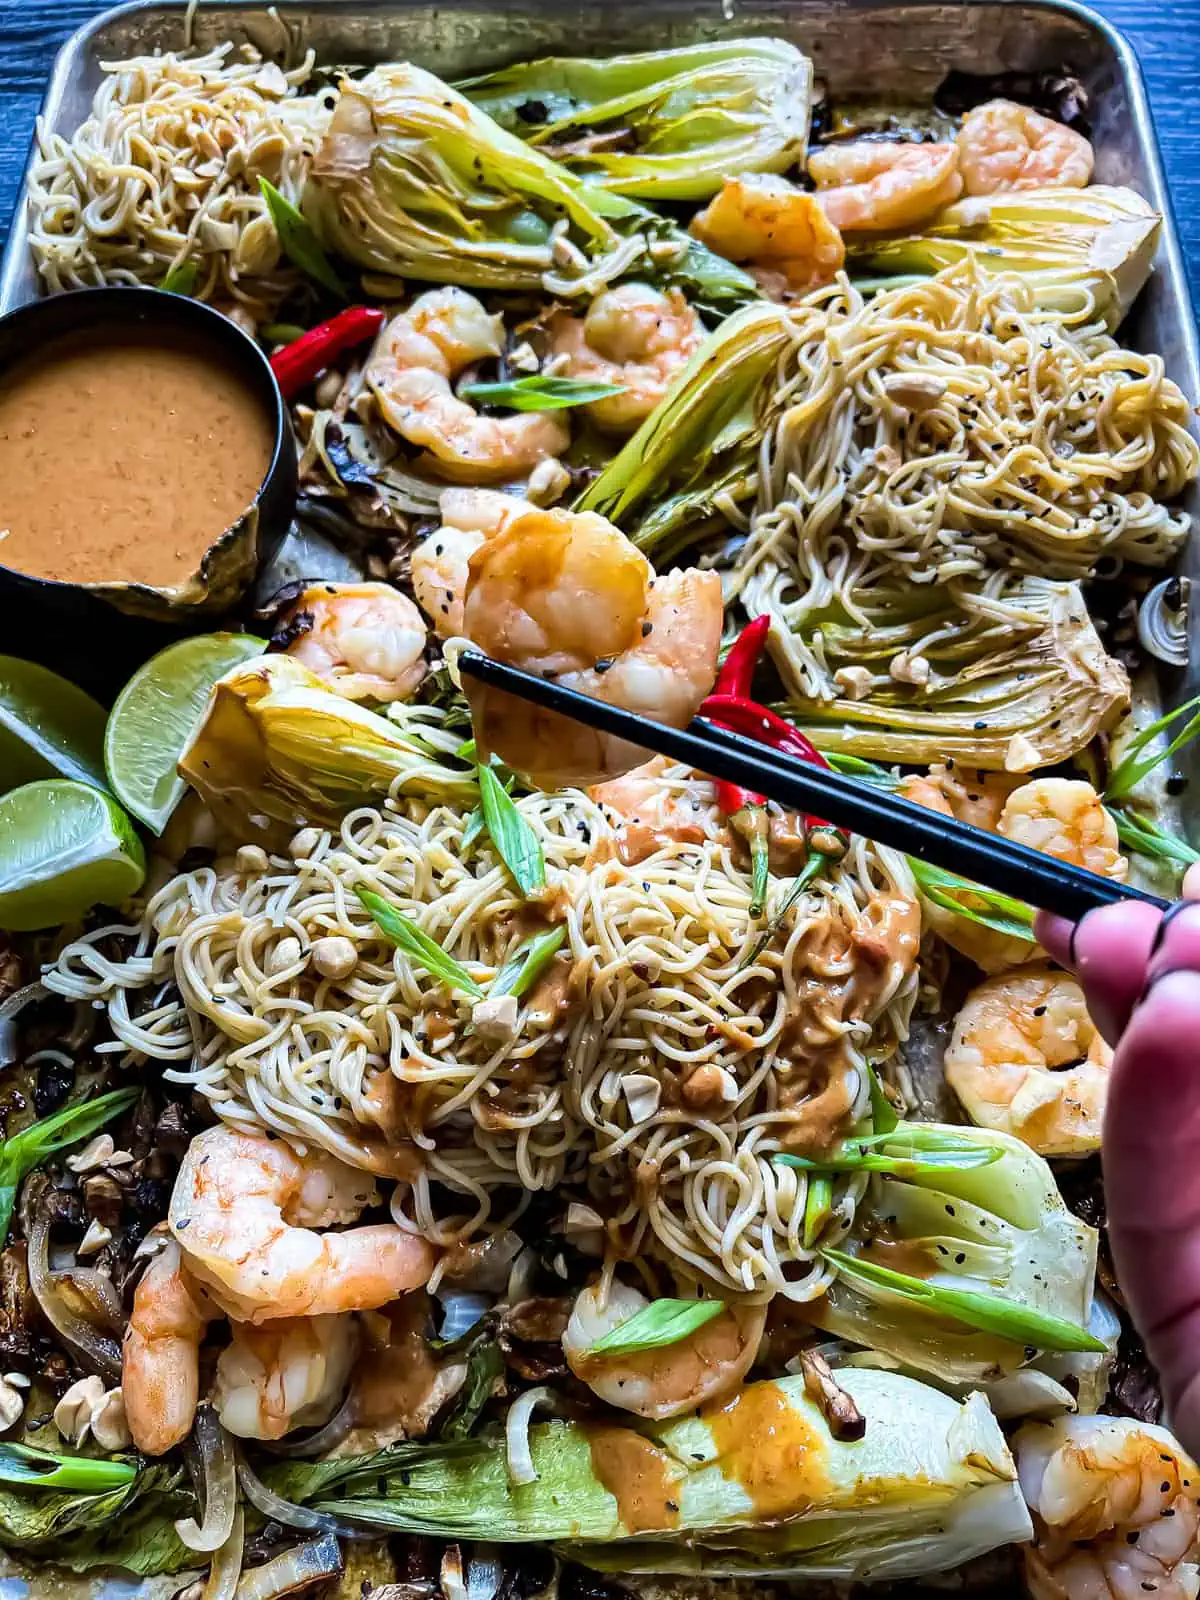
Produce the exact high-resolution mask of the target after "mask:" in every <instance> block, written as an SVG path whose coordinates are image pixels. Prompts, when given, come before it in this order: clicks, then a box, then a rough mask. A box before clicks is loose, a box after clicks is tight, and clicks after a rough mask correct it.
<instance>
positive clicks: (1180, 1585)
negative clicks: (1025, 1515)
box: [1013, 1416, 1200, 1600]
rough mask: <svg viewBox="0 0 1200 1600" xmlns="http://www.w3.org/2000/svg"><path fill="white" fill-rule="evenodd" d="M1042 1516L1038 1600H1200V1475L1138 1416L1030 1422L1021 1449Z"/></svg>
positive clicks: (1020, 1468) (1032, 1580)
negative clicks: (1199, 1503) (1199, 1599)
mask: <svg viewBox="0 0 1200 1600" xmlns="http://www.w3.org/2000/svg"><path fill="white" fill-rule="evenodd" d="M1013 1452H1014V1454H1015V1455H1016V1458H1017V1475H1018V1477H1019V1478H1020V1482H1021V1492H1022V1493H1023V1494H1024V1496H1025V1501H1026V1504H1027V1505H1028V1506H1029V1510H1030V1512H1031V1514H1032V1516H1033V1526H1034V1541H1033V1543H1032V1544H1030V1545H1026V1546H1025V1578H1026V1581H1027V1583H1028V1585H1029V1592H1030V1594H1031V1595H1032V1596H1033V1600H1146V1597H1147V1595H1153V1597H1154V1600H1196V1595H1197V1593H1200V1573H1198V1572H1197V1568H1196V1558H1197V1554H1198V1551H1197V1544H1198V1541H1200V1511H1198V1510H1197V1503H1196V1502H1197V1496H1198V1494H1200V1467H1197V1466H1196V1464H1195V1462H1194V1461H1192V1460H1191V1458H1190V1457H1188V1456H1187V1455H1185V1454H1184V1452H1183V1450H1182V1449H1181V1448H1180V1446H1179V1444H1178V1442H1177V1441H1176V1440H1175V1438H1174V1437H1173V1436H1172V1435H1171V1434H1170V1433H1168V1432H1167V1430H1166V1429H1165V1428H1158V1427H1155V1426H1153V1425H1152V1424H1151V1423H1148V1422H1137V1421H1135V1420H1134V1419H1133V1418H1131V1417H1105V1416H1072V1417H1060V1418H1058V1419H1057V1420H1056V1421H1054V1422H1029V1423H1026V1425H1025V1426H1024V1427H1023V1428H1022V1429H1021V1430H1020V1431H1019V1432H1018V1434H1017V1436H1016V1438H1015V1439H1014V1441H1013Z"/></svg>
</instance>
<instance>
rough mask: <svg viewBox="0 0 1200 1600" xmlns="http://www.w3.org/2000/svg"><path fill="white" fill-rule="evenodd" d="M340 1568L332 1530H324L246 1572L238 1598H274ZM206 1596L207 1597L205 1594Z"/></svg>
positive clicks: (241, 1599)
mask: <svg viewBox="0 0 1200 1600" xmlns="http://www.w3.org/2000/svg"><path fill="white" fill-rule="evenodd" d="M341 1570H342V1552H341V1550H340V1549H339V1548H338V1542H337V1540H336V1539H335V1538H334V1536H333V1534H331V1533H326V1534H323V1535H322V1537H321V1538H320V1539H313V1540H312V1541H311V1543H309V1544H298V1545H296V1546H295V1547H294V1548H293V1549H291V1550H285V1551H284V1553H283V1554H282V1555H281V1556H276V1557H275V1558H274V1560H273V1561H266V1562H264V1563H263V1565H262V1566H261V1567H255V1568H253V1569H252V1571H250V1572H247V1573H246V1574H245V1575H244V1577H243V1578H242V1581H241V1583H239V1584H238V1586H237V1600H276V1596H277V1595H281V1594H291V1592H292V1590H293V1589H303V1588H304V1587H305V1586H306V1585H307V1584H310V1583H318V1582H319V1581H320V1580H321V1579H322V1578H336V1577H337V1576H338V1574H339V1573H340V1572H341ZM205 1600H209V1597H208V1596H207V1595H206V1596H205Z"/></svg>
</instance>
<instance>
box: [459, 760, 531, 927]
mask: <svg viewBox="0 0 1200 1600" xmlns="http://www.w3.org/2000/svg"><path fill="white" fill-rule="evenodd" d="M476 771H477V772H478V774H479V808H480V810H481V811H482V813H483V822H484V826H485V827H486V828H487V831H488V835H489V837H490V838H491V841H492V843H493V844H494V845H495V847H496V850H497V852H498V854H499V856H500V859H501V860H502V861H503V862H504V865H505V866H506V867H507V868H508V870H509V872H511V873H512V876H513V881H514V882H515V883H516V885H517V888H518V889H520V891H521V893H522V894H523V895H525V896H526V897H527V898H528V896H529V895H531V894H536V893H537V891H538V890H539V889H544V888H545V887H546V857H545V853H544V852H543V850H542V845H541V840H540V839H539V838H538V836H537V834H536V833H535V832H534V831H533V829H532V827H530V825H529V823H528V822H527V821H526V820H525V818H524V817H523V816H522V815H521V813H520V812H519V811H518V810H517V806H516V802H515V801H514V800H513V798H512V796H511V795H510V794H509V792H508V790H507V789H506V788H505V787H504V785H503V783H501V781H500V779H499V778H498V777H497V776H496V774H495V772H494V771H493V770H492V768H491V767H490V766H482V765H481V766H479V767H477V768H476Z"/></svg>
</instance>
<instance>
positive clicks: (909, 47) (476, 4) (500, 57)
mask: <svg viewBox="0 0 1200 1600" xmlns="http://www.w3.org/2000/svg"><path fill="white" fill-rule="evenodd" d="M187 11H188V7H187V4H186V0H134V3H133V4H128V5H123V6H119V7H117V8H116V9H114V10H112V11H107V12H105V13H103V14H102V15H100V16H98V17H96V18H94V19H93V20H92V21H91V22H89V23H87V24H86V25H85V26H84V27H82V28H81V29H79V31H78V32H77V33H75V34H74V35H73V37H72V38H71V39H70V40H68V42H67V43H66V44H65V45H64V46H63V48H62V50H61V51H60V52H59V55H58V58H57V60H56V61H55V65H54V71H53V74H52V76H51V79H50V84H49V87H48V89H47V93H46V98H45V102H44V104H43V108H42V115H43V118H44V120H45V122H46V125H47V126H48V127H49V128H50V129H51V130H53V131H56V132H62V133H65V134H68V135H69V134H70V133H71V132H73V131H74V129H75V128H76V127H77V126H78V125H79V123H80V122H81V121H82V120H83V118H84V117H85V116H86V114H87V110H88V107H89V105H90V102H91V99H92V95H93V93H94V91H95V89H96V87H97V85H98V83H99V81H100V76H101V66H100V64H101V62H103V61H110V60H115V59H120V58H121V57H123V56H130V55H135V54H140V53H144V52H149V51H152V50H155V49H178V48H182V47H183V46H184V45H185V44H186V43H187V42H188V39H189V35H188V33H187ZM738 34H777V35H780V36H782V37H784V38H787V39H790V40H792V41H793V42H794V43H795V44H797V45H798V46H799V47H800V48H801V49H802V50H804V51H805V52H806V53H807V54H808V55H810V56H811V57H812V59H813V61H814V64H815V68H816V73H817V76H818V77H819V78H820V79H822V80H823V81H824V83H825V84H826V85H827V86H828V89H829V91H830V93H831V95H833V96H834V97H835V98H838V97H846V96H850V95H854V96H864V95H865V96H868V97H872V98H880V99H897V98H900V99H903V100H906V101H907V100H920V99H927V98H928V97H929V96H930V95H931V94H932V93H933V91H934V89H935V88H936V87H937V86H938V84H939V83H940V82H941V80H942V79H943V78H944V77H945V75H946V74H947V73H948V72H949V71H951V70H952V69H954V68H958V69H960V70H962V71H967V72H975V73H993V72H1001V71H1019V72H1040V71H1057V70H1060V69H1062V68H1064V67H1069V68H1070V70H1071V71H1072V72H1073V73H1074V74H1075V75H1076V76H1077V77H1079V78H1080V79H1081V80H1082V81H1083V83H1084V84H1085V85H1086V87H1087V88H1088V90H1089V92H1090V95H1091V103H1092V138H1093V143H1094V145H1095V149H1096V174H1095V176H1096V181H1097V182H1100V183H1114V184H1127V185H1129V186H1130V187H1132V188H1134V189H1137V190H1138V191H1139V192H1140V193H1142V194H1143V195H1145V196H1146V198H1147V199H1148V200H1149V201H1150V202H1151V204H1153V205H1154V206H1155V208H1156V209H1158V210H1159V211H1161V212H1162V213H1163V216H1164V227H1163V231H1162V238H1161V242H1160V246H1159V252H1158V258H1157V262H1156V270H1155V272H1154V274H1153V276H1152V277H1151V280H1150V282H1149V284H1148V285H1147V286H1146V289H1145V290H1144V292H1143V293H1142V295H1141V297H1140V299H1139V301H1138V303H1137V305H1136V306H1135V307H1134V310H1133V313H1132V315H1131V317H1130V318H1129V320H1128V322H1127V323H1126V326H1125V329H1124V330H1123V334H1122V337H1123V339H1124V341H1125V342H1127V343H1129V344H1131V345H1133V346H1134V347H1135V348H1138V349H1142V350H1153V351H1157V352H1159V353H1160V354H1161V355H1162V356H1163V358H1164V360H1165V362H1166V367H1167V371H1168V373H1169V374H1170V376H1171V377H1173V378H1174V379H1175V380H1176V382H1177V383H1179V384H1180V385H1181V386H1182V388H1183V390H1184V392H1185V393H1186V394H1188V395H1189V396H1191V397H1192V398H1193V399H1195V400H1200V343H1198V340H1197V333H1196V324H1195V317H1194V314H1193V311H1192V307H1191V303H1190V299H1189V293H1188V285H1187V278H1186V275H1185V272H1184V266H1183V259H1182V255H1181V252H1180V248H1179V240H1178V236H1177V233H1176V230H1175V224H1174V219H1173V217H1172V215H1171V205H1170V197H1169V195H1168V194H1167V189H1166V183H1165V180H1164V177H1163V170H1162V164H1161V161H1160V159H1159V153H1158V144H1157V140H1156V138H1155V134H1154V127H1153V123H1152V120H1151V115H1150V108H1149V104H1148V101H1147V98H1146V92H1145V88H1144V85H1143V82H1142V76H1141V72H1140V69H1139V67H1138V64H1137V61H1136V58H1135V57H1134V54H1133V51H1132V50H1131V48H1130V46H1129V44H1128V43H1127V42H1126V40H1125V39H1124V38H1122V36H1121V35H1120V34H1119V33H1118V32H1117V31H1116V30H1115V29H1113V28H1112V27H1110V26H1109V24H1108V23H1107V22H1105V21H1104V20H1103V19H1102V18H1101V17H1099V16H1097V15H1096V14H1095V13H1094V12H1092V11H1089V10H1088V9H1087V8H1086V7H1085V6H1082V5H1079V4H1076V3H1075V0H586V3H585V0H278V3H277V4H276V5H275V6H271V7H268V6H265V5H260V4H248V3H246V0H209V3H206V4H205V5H203V6H202V7H201V9H199V10H198V11H197V12H196V13H195V15H194V18H193V20H192V24H191V34H190V39H191V42H193V43H194V44H196V45H197V46H202V47H208V46H211V45H214V44H217V43H219V42H221V41H222V40H224V39H228V38H234V39H246V40H249V41H251V42H252V43H254V44H256V45H257V46H258V47H259V48H260V49H262V50H264V51H267V52H271V53H276V52H279V51H281V50H284V49H287V48H288V47H289V45H290V46H292V47H294V46H295V44H296V42H297V41H298V40H300V39H302V40H303V42H304V43H305V44H310V45H312V47H313V48H314V49H315V50H316V53H317V59H318V61H319V62H325V63H331V64H332V63H349V62H358V63H370V62H374V61H382V60H388V59H397V58H409V59H412V60H415V61H417V62H419V63H420V64H421V65H423V66H426V67H429V68H431V69H432V70H434V71H436V72H438V73H440V74H441V75H443V76H446V77H454V76H459V75H465V74H467V73H469V72H475V71H482V70H484V69H488V68H495V67H498V66H501V65H503V64H505V63H507V62H509V61H512V60H515V59H519V58H522V57H525V58H528V57H530V56H533V55H539V54H548V53H556V52H557V53H565V54H581V53H588V52H592V53H595V54H601V55H602V54H608V53H611V52H612V51H613V50H616V49H620V50H639V49H656V48H657V49H661V48H663V47H665V46H667V45H676V44H685V43H690V42H695V41H696V40H698V39H713V38H721V37H729V36H731V35H734V36H736V35H738ZM26 205H27V201H26V197H25V194H24V191H23V192H22V195H21V198H20V201H19V203H18V207H17V212H16V216H15V218H14V221H13V227H12V232H11V234H10V236H9V241H8V247H7V250H6V252H5V255H4V259H3V263H2V264H0V311H7V310H9V309H11V307H13V306H15V305H19V304H20V303H21V302H22V301H25V300H28V299H32V298H33V297H34V296H35V295H36V294H37V292H38V285H37V280H36V277H35V273H34V268H33V263H32V261H31V259H30V255H29V251H28V249H27V246H26V242H25V233H26V227H25V216H26ZM1189 510H1191V512H1192V514H1193V516H1194V517H1196V518H1197V520H1198V521H1200V488H1197V486H1193V488H1192V491H1191V503H1190V505H1189ZM1181 570H1182V571H1184V572H1186V573H1187V574H1188V575H1189V576H1191V577H1193V578H1195V579H1200V538H1193V539H1192V540H1191V542H1190V545H1189V547H1188V550H1187V551H1186V552H1185V554H1184V557H1183V561H1182V563H1181ZM1198 592H1200V591H1198ZM1191 621H1192V634H1191V637H1192V650H1191V660H1192V666H1191V667H1190V668H1189V670H1188V672H1187V673H1175V672H1167V673H1165V675H1164V677H1163V679H1162V681H1161V685H1160V688H1161V695H1162V698H1163V699H1164V700H1166V701H1167V702H1168V703H1171V702H1173V701H1175V700H1176V699H1177V698H1179V696H1180V695H1181V694H1182V693H1183V692H1184V691H1185V690H1186V689H1187V688H1188V687H1189V685H1190V684H1191V683H1192V681H1193V680H1194V679H1200V670H1198V668H1197V663H1200V604H1197V605H1196V606H1194V607H1193V616H1192V619H1191ZM1150 688H1151V696H1152V697H1154V698H1156V696H1154V690H1153V685H1152V684H1151V685H1150ZM1138 699H1139V701H1141V702H1142V703H1143V704H1144V701H1145V696H1144V695H1143V694H1141V693H1139V695H1138ZM1191 776H1192V779H1193V782H1192V783H1191V785H1190V786H1189V787H1190V789H1191V790H1193V791H1195V794H1196V798H1195V799H1194V800H1193V801H1192V803H1191V804H1190V805H1187V806H1185V809H1186V810H1187V811H1189V812H1191V813H1192V814H1191V816H1190V818H1189V820H1190V821H1191V822H1192V824H1193V827H1192V829H1191V831H1192V833H1193V836H1194V837H1195V836H1200V755H1198V756H1197V757H1196V758H1195V764H1194V767H1193V769H1192V770H1191Z"/></svg>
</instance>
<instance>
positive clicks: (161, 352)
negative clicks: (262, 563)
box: [0, 327, 274, 587]
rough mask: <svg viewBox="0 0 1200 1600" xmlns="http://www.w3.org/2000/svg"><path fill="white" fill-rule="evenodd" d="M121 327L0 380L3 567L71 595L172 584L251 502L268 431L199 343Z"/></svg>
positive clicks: (71, 338)
mask: <svg viewBox="0 0 1200 1600" xmlns="http://www.w3.org/2000/svg"><path fill="white" fill-rule="evenodd" d="M161 337H162V336H161V335H158V334H154V333H150V332H149V331H147V330H143V329H139V328H133V327H123V328H120V329H111V330H110V329H101V330H92V331H89V332H87V333H82V334H71V335H68V336H66V337H64V338H61V339H57V340H53V341H51V342H50V343H49V344H48V345H47V346H46V347H45V348H44V349H43V350H42V351H41V352H40V353H39V354H38V355H37V356H35V357H31V358H29V359H27V360H25V361H22V362H20V363H19V364H18V365H16V366H15V367H13V368H12V369H11V370H10V371H8V372H6V373H5V374H4V376H3V379H2V380H0V530H2V531H3V536H2V537H0V564H3V565H4V566H6V567H9V568H11V569H13V570H14V571H17V572H23V573H26V574H28V575H29V576H30V577H34V578H53V579H59V580H65V581H67V582H71V583H99V582H114V581H123V582H130V583H144V584H153V585H156V586H158V587H165V586H170V585H173V584H180V583H183V582H184V581H185V580H186V579H187V578H188V577H190V576H191V575H192V574H193V573H195V572H196V571H197V570H198V569H199V566H200V563H201V560H202V558H203V556H204V553H205V551H207V550H208V549H209V548H210V547H211V546H212V545H213V544H215V543H216V542H217V540H218V539H219V538H220V537H221V535H222V534H223V533H224V532H225V531H226V529H228V528H230V527H232V525H233V524H234V523H235V522H236V521H237V520H238V518H239V517H240V516H241V515H242V513H243V512H244V511H245V510H246V509H247V507H248V506H249V505H250V504H251V503H252V502H253V500H254V497H255V495H256V494H257V492H258V490H259V489H260V488H261V486H262V482H263V479H264V478H265V476H266V473H267V469H268V467H269V466H270V462H271V454H272V449H273V444H274V423H273V420H272V418H271V417H270V416H269V415H268V413H267V411H266V409H265V408H264V407H263V405H262V404H261V403H260V402H259V401H258V399H257V398H256V397H255V396H254V395H253V394H252V393H251V392H250V391H249V390H248V389H247V387H246V386H245V385H244V384H243V383H242V382H241V381H240V380H239V379H238V377H237V376H236V374H234V373H232V372H228V371H226V370H225V369H224V368H223V367H222V366H221V365H220V363H219V360H218V359H216V358H214V356H213V355H212V353H211V352H209V351H207V350H205V349H204V348H203V347H202V346H201V345H200V344H199V343H198V342H196V341H193V342H190V343H189V342H187V341H186V340H181V339H180V338H179V337H178V335H172V336H171V337H172V339H173V343H171V344H170V345H165V344H163V343H161V342H160V341H161Z"/></svg>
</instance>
